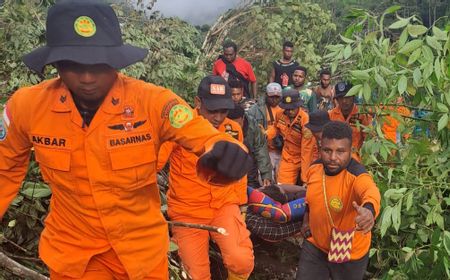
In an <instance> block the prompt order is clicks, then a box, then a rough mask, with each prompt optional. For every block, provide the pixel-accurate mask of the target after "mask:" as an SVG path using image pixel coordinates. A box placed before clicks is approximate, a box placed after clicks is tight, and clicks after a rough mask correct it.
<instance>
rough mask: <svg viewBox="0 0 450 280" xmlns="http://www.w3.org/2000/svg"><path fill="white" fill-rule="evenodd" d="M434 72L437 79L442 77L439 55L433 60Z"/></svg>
mask: <svg viewBox="0 0 450 280" xmlns="http://www.w3.org/2000/svg"><path fill="white" fill-rule="evenodd" d="M434 74H435V75H436V78H437V79H438V81H439V80H440V79H441V77H442V72H441V61H440V59H439V57H436V60H435V61H434Z"/></svg>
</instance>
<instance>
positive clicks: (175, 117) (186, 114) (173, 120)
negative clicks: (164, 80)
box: [169, 104, 194, 128]
mask: <svg viewBox="0 0 450 280" xmlns="http://www.w3.org/2000/svg"><path fill="white" fill-rule="evenodd" d="M193 118H194V114H193V113H192V110H191V108H189V107H188V106H186V105H183V104H177V105H175V106H173V107H172V108H171V109H170V111H169V121H170V125H171V126H173V127H175V128H182V127H183V126H184V125H185V124H187V123H188V122H190V121H191V120H192V119H193Z"/></svg>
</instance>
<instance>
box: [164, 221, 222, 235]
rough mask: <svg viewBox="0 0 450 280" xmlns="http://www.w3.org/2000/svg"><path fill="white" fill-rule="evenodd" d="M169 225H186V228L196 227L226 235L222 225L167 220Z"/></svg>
mask: <svg viewBox="0 0 450 280" xmlns="http://www.w3.org/2000/svg"><path fill="white" fill-rule="evenodd" d="M167 223H169V225H171V226H173V227H187V228H196V229H202V230H207V231H212V232H217V233H220V234H222V235H228V232H227V230H226V229H224V228H222V227H214V226H208V225H199V224H191V223H183V222H174V221H167Z"/></svg>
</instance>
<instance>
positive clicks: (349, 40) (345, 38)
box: [339, 34, 355, 44]
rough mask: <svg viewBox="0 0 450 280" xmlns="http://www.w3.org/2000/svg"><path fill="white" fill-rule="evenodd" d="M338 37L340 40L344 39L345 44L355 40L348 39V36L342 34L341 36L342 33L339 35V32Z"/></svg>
mask: <svg viewBox="0 0 450 280" xmlns="http://www.w3.org/2000/svg"><path fill="white" fill-rule="evenodd" d="M339 37H340V38H341V40H342V41H344V42H345V43H347V44H352V43H354V42H355V40H352V39H349V38H347V37H344V36H342V35H340V34H339Z"/></svg>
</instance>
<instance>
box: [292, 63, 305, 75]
mask: <svg viewBox="0 0 450 280" xmlns="http://www.w3.org/2000/svg"><path fill="white" fill-rule="evenodd" d="M297 70H299V71H303V72H304V73H305V76H307V75H308V70H307V69H306V67H304V66H301V65H299V66H297V67H295V69H294V71H297Z"/></svg>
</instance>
